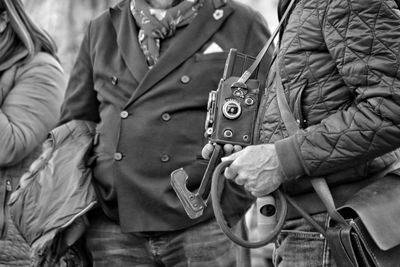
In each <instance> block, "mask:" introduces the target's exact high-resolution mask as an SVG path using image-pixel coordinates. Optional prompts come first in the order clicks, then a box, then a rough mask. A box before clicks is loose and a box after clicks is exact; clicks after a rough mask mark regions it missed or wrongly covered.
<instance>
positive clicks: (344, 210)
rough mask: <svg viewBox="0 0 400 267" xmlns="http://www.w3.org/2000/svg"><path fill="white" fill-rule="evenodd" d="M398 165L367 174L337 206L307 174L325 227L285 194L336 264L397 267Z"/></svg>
mask: <svg viewBox="0 0 400 267" xmlns="http://www.w3.org/2000/svg"><path fill="white" fill-rule="evenodd" d="M275 75H276V90H277V92H276V94H277V101H278V107H279V110H280V113H281V117H282V120H283V122H284V124H285V127H286V129H287V130H288V133H289V134H290V135H291V134H293V133H294V132H295V131H297V130H298V129H299V127H298V125H297V123H296V121H295V118H294V116H293V114H292V112H291V111H290V108H289V105H288V103H287V100H286V97H285V93H284V90H283V86H282V81H281V78H280V75H279V73H278V71H276V72H275ZM399 167H400V166H399V164H398V163H397V162H396V164H393V165H392V166H390V167H389V168H388V169H387V170H385V172H384V173H378V174H376V175H374V176H375V177H371V178H376V181H375V182H373V183H372V184H370V185H368V186H366V187H364V188H362V189H361V190H360V191H359V192H357V193H356V194H355V195H354V196H353V197H352V198H351V199H350V200H348V201H347V202H346V203H345V204H344V205H343V206H341V207H339V208H336V207H335V204H334V201H333V198H332V194H331V192H330V190H329V187H328V184H327V182H326V180H325V179H324V178H312V177H310V180H311V183H312V185H313V188H314V190H315V191H316V192H317V194H318V196H319V198H320V199H321V200H322V202H323V204H324V205H325V206H326V208H327V212H328V214H329V216H330V218H331V219H330V222H329V225H328V228H327V229H326V230H325V229H323V228H322V227H321V226H320V225H318V223H317V222H316V221H315V220H314V219H313V218H312V217H311V216H310V215H309V214H307V212H305V211H304V210H303V209H302V208H301V207H299V206H298V205H297V204H296V203H295V202H294V201H293V200H292V199H291V198H290V197H289V196H287V195H285V197H286V199H287V202H288V203H289V204H290V205H292V206H293V207H294V208H295V209H296V210H297V211H298V212H299V213H300V214H301V215H302V216H303V217H304V218H305V219H306V220H307V221H308V222H310V223H311V224H312V225H313V226H314V227H315V228H316V229H317V230H318V231H319V232H320V233H322V234H323V235H324V236H325V238H326V239H327V241H328V244H329V247H330V249H331V253H332V256H333V258H334V260H335V262H336V264H337V265H338V266H343V267H351V266H354V267H359V266H360V267H369V266H381V267H385V266H387V267H396V266H400V225H399V222H400V176H398V175H396V174H391V173H390V172H392V171H393V170H396V169H398V168H399Z"/></svg>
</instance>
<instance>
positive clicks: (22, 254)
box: [0, 0, 66, 266]
mask: <svg viewBox="0 0 400 267" xmlns="http://www.w3.org/2000/svg"><path fill="white" fill-rule="evenodd" d="M65 85H66V77H65V75H64V72H63V70H62V68H61V66H60V64H59V62H58V60H57V58H56V47H55V44H54V42H53V41H52V39H51V38H50V37H49V36H48V35H47V34H45V33H44V32H43V31H42V30H41V29H40V28H38V27H37V26H36V25H35V24H34V23H33V22H32V21H31V19H30V18H29V17H28V15H27V14H26V13H25V11H24V9H23V5H22V3H21V1H20V0H0V129H1V130H0V265H1V266H29V265H30V260H29V246H28V244H27V243H26V242H25V241H24V239H23V237H22V236H21V235H20V234H19V232H18V231H17V229H16V228H15V226H14V225H13V223H12V221H11V218H10V216H9V213H8V209H7V208H6V207H7V200H8V198H9V195H10V193H11V192H12V191H13V190H14V189H15V187H16V186H17V184H18V180H19V178H20V177H21V175H22V174H23V173H24V172H26V171H27V170H28V169H29V166H30V164H31V162H32V161H33V160H34V159H35V158H36V157H38V156H39V154H40V147H41V143H42V142H43V141H44V140H45V139H46V137H47V134H48V132H49V131H50V130H51V129H52V128H53V127H55V126H56V125H57V122H58V120H59V113H60V112H59V110H60V106H61V102H62V98H63V94H64V90H65Z"/></svg>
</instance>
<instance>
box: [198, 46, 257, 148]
mask: <svg viewBox="0 0 400 267" xmlns="http://www.w3.org/2000/svg"><path fill="white" fill-rule="evenodd" d="M254 60H255V58H253V57H251V56H248V55H245V54H242V53H239V52H237V50H236V49H231V50H230V51H229V54H228V58H227V60H226V63H225V69H224V74H223V77H222V79H221V81H220V83H219V85H218V88H217V90H215V91H211V92H210V94H209V98H208V104H207V118H206V122H205V131H206V132H205V135H206V137H208V139H209V141H210V142H211V143H217V144H233V145H241V146H248V145H251V144H252V143H253V137H254V133H253V132H254V124H255V120H256V116H257V110H258V106H259V99H260V82H259V81H258V80H257V79H256V78H255V77H257V71H258V70H256V71H254V72H253V74H252V76H251V77H250V78H249V79H248V81H247V82H246V83H245V84H244V83H238V82H237V81H238V80H239V78H240V76H241V74H242V73H243V72H244V71H245V70H246V69H247V68H248V67H250V65H251V64H252V63H253V62H254Z"/></svg>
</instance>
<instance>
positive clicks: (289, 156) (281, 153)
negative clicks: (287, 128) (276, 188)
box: [275, 136, 306, 180]
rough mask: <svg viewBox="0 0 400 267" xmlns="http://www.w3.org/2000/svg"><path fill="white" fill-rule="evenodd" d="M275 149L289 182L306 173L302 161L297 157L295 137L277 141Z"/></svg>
mask: <svg viewBox="0 0 400 267" xmlns="http://www.w3.org/2000/svg"><path fill="white" fill-rule="evenodd" d="M275 149H276V153H277V155H278V159H279V163H280V167H281V170H282V173H283V174H284V175H285V176H286V179H287V180H294V179H297V178H299V177H300V176H303V175H304V174H305V173H306V172H305V169H304V168H303V165H302V163H301V160H300V158H299V156H298V155H297V147H296V142H295V138H294V136H290V137H288V138H285V139H282V140H279V141H276V142H275Z"/></svg>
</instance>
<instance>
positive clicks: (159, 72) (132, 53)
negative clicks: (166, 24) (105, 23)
mask: <svg viewBox="0 0 400 267" xmlns="http://www.w3.org/2000/svg"><path fill="white" fill-rule="evenodd" d="M215 1H216V0H205V2H204V6H203V7H202V8H201V9H200V11H199V13H198V15H197V17H196V18H195V19H194V20H193V21H192V22H191V23H190V24H189V25H188V26H186V28H185V29H184V31H183V32H182V33H181V34H180V35H178V36H177V37H176V40H175V44H176V45H173V46H170V47H169V48H168V50H167V51H165V52H164V53H163V54H162V55H161V57H160V59H159V61H158V62H157V64H156V65H155V66H154V67H153V68H152V69H150V70H149V69H148V68H147V65H146V61H145V58H144V56H143V52H142V50H141V48H140V46H139V43H138V40H137V28H136V25H135V23H134V20H133V18H132V16H131V14H130V9H129V1H125V2H124V3H123V4H122V5H121V6H120V8H119V10H117V9H114V10H111V11H110V13H111V19H112V21H113V24H114V28H115V31H116V33H117V39H118V46H119V49H120V50H121V54H122V56H123V58H124V60H125V61H126V62H127V64H128V68H129V70H130V71H131V72H132V74H133V75H134V77H135V78H136V79H137V80H138V81H139V82H140V83H139V85H138V87H137V89H136V90H135V92H134V93H133V95H132V96H131V98H130V99H129V101H128V103H127V104H126V106H128V105H130V104H131V103H133V102H134V101H135V100H136V99H137V98H138V97H140V96H141V95H143V94H144V93H145V92H146V91H148V90H150V88H151V87H152V86H154V85H155V84H156V83H158V82H159V81H160V80H162V79H163V78H164V77H165V76H166V75H168V74H169V73H170V72H171V71H173V70H174V69H175V68H177V67H178V66H179V65H180V64H182V63H183V62H184V61H185V60H186V59H187V58H189V57H191V56H192V55H193V54H194V53H196V51H198V50H199V49H200V48H201V47H202V46H203V45H204V44H205V43H206V42H207V41H208V40H209V39H210V37H211V36H212V35H213V34H214V33H215V32H216V31H217V30H218V29H219V28H220V27H221V25H222V24H223V23H224V21H225V20H226V19H227V18H228V17H229V15H230V14H231V13H232V12H233V9H232V8H231V7H230V6H229V5H216V4H215ZM218 1H220V0H218ZM218 1H217V2H218ZM216 11H217V14H216V13H215V12H216ZM221 14H222V16H221Z"/></svg>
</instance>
